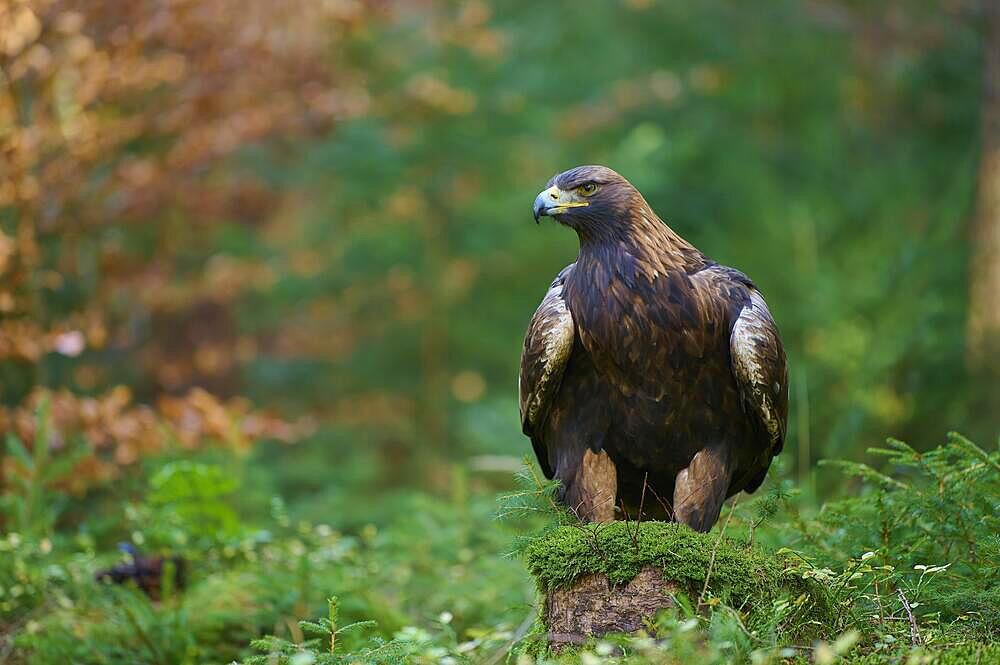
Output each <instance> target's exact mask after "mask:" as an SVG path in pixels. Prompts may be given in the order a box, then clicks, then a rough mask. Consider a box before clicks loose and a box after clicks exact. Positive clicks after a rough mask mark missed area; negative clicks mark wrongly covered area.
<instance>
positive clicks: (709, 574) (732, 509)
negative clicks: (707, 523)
mask: <svg viewBox="0 0 1000 665" xmlns="http://www.w3.org/2000/svg"><path fill="white" fill-rule="evenodd" d="M739 501H740V497H739V495H737V496H736V498H735V499H733V503H732V504H731V505H730V506H729V515H727V516H726V521H725V522H724V523H723V525H722V528H721V529H719V537H718V538H716V539H715V545H713V546H712V555H711V557H709V559H708V570H707V571H705V586H703V587H702V588H701V595H700V596H699V597H698V603H699V604H700V603H702V602H704V600H705V594H707V593H708V581H709V580H710V579H711V578H712V568H713V567H714V566H715V553H716V552H718V551H719V545H721V544H722V536H724V535H725V533H726V527H728V526H729V521H730V520H731V519H733V513H735V512H736V504H737V503H739Z"/></svg>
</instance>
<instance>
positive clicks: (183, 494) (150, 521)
mask: <svg viewBox="0 0 1000 665" xmlns="http://www.w3.org/2000/svg"><path fill="white" fill-rule="evenodd" d="M238 489H239V484H238V482H237V480H236V479H235V478H233V477H232V476H229V475H227V474H226V472H225V471H224V470H223V469H221V468H220V467H217V466H210V465H207V464H200V463H197V462H192V461H189V460H181V461H177V462H169V463H167V464H165V465H164V466H163V467H162V468H161V469H160V470H159V471H157V472H156V473H155V474H154V475H153V477H152V478H151V479H150V482H149V492H148V494H147V495H146V501H145V504H146V507H147V508H148V510H145V511H144V513H145V514H144V515H143V516H142V521H143V523H144V524H145V525H146V529H145V531H146V533H147V535H148V536H149V542H150V544H151V545H153V546H167V547H171V546H172V547H186V546H188V545H189V544H190V545H197V546H199V547H200V548H201V549H207V548H208V547H210V546H212V545H221V544H225V543H226V542H227V541H229V540H232V539H233V538H235V537H236V536H238V535H239V532H240V528H241V525H240V519H239V516H238V515H237V514H236V511H235V510H234V509H233V507H232V506H231V505H230V503H229V502H227V500H226V499H227V497H228V496H229V495H231V494H232V493H233V492H236V491H237V490H238Z"/></svg>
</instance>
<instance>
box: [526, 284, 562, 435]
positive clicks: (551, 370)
mask: <svg viewBox="0 0 1000 665" xmlns="http://www.w3.org/2000/svg"><path fill="white" fill-rule="evenodd" d="M573 265H575V264H570V265H569V266H567V267H566V268H564V269H563V271H562V272H560V273H559V276H558V277H556V279H555V281H553V282H552V286H550V287H549V290H548V293H546V294H545V297H544V298H543V299H542V303H541V304H540V305H539V306H538V309H537V310H536V311H535V315H534V316H533V317H532V318H531V323H530V324H529V326H528V332H527V334H526V335H525V337H524V350H523V351H522V353H521V373H520V376H519V380H518V392H519V398H520V399H519V402H520V409H521V426H522V428H523V430H524V433H525V434H528V435H531V433H532V431H533V430H534V429H535V428H536V427H537V426H538V425H539V424H540V423H542V422H543V420H544V418H545V415H546V412H547V411H548V408H549V407H550V406H551V404H552V399H553V397H554V396H555V393H556V391H557V390H558V389H559V383H560V381H561V380H562V375H563V371H564V370H565V369H566V363H567V362H568V361H569V356H570V353H571V352H572V351H573V339H574V332H573V316H572V315H571V314H570V312H569V308H568V307H567V306H566V301H565V300H564V299H563V295H562V290H563V283H564V282H565V280H566V275H568V274H569V272H570V270H572V268H573Z"/></svg>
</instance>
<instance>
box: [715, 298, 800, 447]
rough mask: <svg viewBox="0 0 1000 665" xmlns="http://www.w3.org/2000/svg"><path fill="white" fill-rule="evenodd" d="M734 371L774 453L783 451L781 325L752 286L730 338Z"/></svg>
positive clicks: (784, 412)
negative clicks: (777, 323)
mask: <svg viewBox="0 0 1000 665" xmlns="http://www.w3.org/2000/svg"><path fill="white" fill-rule="evenodd" d="M729 345H730V351H731V353H732V364H733V374H734V375H735V376H736V380H737V382H738V383H739V385H740V389H741V391H742V392H743V398H744V400H746V402H747V404H748V405H749V406H750V408H751V410H752V411H753V412H754V415H755V416H756V417H757V419H758V420H759V422H760V424H761V425H762V426H763V428H764V430H765V431H766V432H767V434H768V435H769V437H770V439H771V454H772V455H776V454H777V453H778V452H780V451H781V448H782V446H783V444H784V440H785V423H786V421H787V418H788V369H787V368H786V366H785V351H784V349H783V348H782V346H781V339H780V338H779V337H778V329H777V326H776V325H775V323H774V319H772V318H771V312H770V311H768V309H767V304H766V303H765V302H764V298H763V297H762V296H761V295H760V293H759V292H758V291H757V290H756V289H751V290H750V301H749V302H748V303H747V304H746V305H745V306H744V307H743V310H742V311H741V312H740V315H739V317H738V318H737V319H736V323H735V325H734V326H733V332H732V335H731V336H730V339H729Z"/></svg>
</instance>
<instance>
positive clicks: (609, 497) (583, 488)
mask: <svg viewBox="0 0 1000 665" xmlns="http://www.w3.org/2000/svg"><path fill="white" fill-rule="evenodd" d="M556 475H557V476H558V475H560V474H558V473H557V474H556ZM563 483H564V487H565V493H564V495H563V500H564V501H565V503H566V505H567V506H569V508H570V510H572V511H573V512H574V513H575V514H576V515H577V517H579V518H580V519H581V520H583V521H584V522H610V521H612V520H613V519H614V518H615V500H616V498H617V496H618V471H617V470H616V469H615V463H614V462H612V461H611V458H610V457H608V454H607V453H606V452H604V451H603V450H602V451H600V452H598V453H594V452H592V451H591V450H590V449H589V448H588V449H586V450H584V452H583V456H582V457H581V458H580V461H579V463H578V464H577V465H576V466H575V468H574V469H573V471H572V476H571V477H570V478H567V479H564V480H563Z"/></svg>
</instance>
